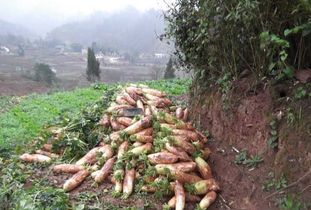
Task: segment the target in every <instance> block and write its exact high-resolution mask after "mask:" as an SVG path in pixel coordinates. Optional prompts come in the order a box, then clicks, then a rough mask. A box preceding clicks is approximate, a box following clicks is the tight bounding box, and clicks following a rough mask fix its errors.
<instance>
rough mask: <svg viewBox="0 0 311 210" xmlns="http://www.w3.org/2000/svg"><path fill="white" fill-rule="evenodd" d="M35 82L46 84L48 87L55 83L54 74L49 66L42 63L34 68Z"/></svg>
mask: <svg viewBox="0 0 311 210" xmlns="http://www.w3.org/2000/svg"><path fill="white" fill-rule="evenodd" d="M34 70H35V80H36V81H40V82H46V83H47V84H48V85H52V84H53V82H55V81H56V74H55V72H53V71H52V69H51V68H50V66H49V65H47V64H44V63H37V64H36V65H35V67H34Z"/></svg>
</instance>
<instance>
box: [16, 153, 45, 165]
mask: <svg viewBox="0 0 311 210" xmlns="http://www.w3.org/2000/svg"><path fill="white" fill-rule="evenodd" d="M19 158H20V159H21V160H23V161H25V162H29V163H43V162H50V161H51V158H50V157H48V156H45V155H40V154H28V153H25V154H23V155H21V156H19Z"/></svg>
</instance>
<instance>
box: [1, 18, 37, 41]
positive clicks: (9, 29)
mask: <svg viewBox="0 0 311 210" xmlns="http://www.w3.org/2000/svg"><path fill="white" fill-rule="evenodd" d="M6 35H13V36H20V37H24V38H36V35H35V34H34V33H32V32H31V31H30V30H28V29H26V28H25V27H23V26H20V25H18V24H13V23H10V22H7V21H3V20H0V36H6Z"/></svg>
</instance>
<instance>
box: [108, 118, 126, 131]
mask: <svg viewBox="0 0 311 210" xmlns="http://www.w3.org/2000/svg"><path fill="white" fill-rule="evenodd" d="M110 124H111V127H112V130H114V131H119V130H123V129H124V128H125V126H124V125H122V124H120V123H118V121H117V120H116V119H115V118H114V117H110Z"/></svg>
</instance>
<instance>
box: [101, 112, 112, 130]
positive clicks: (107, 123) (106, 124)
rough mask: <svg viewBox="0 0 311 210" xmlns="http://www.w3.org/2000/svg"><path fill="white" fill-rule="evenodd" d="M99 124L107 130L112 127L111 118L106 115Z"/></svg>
mask: <svg viewBox="0 0 311 210" xmlns="http://www.w3.org/2000/svg"><path fill="white" fill-rule="evenodd" d="M99 124H100V125H102V126H104V127H105V128H109V126H110V117H109V116H108V115H107V114H104V115H103V117H102V119H101V120H100V121H99Z"/></svg>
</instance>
